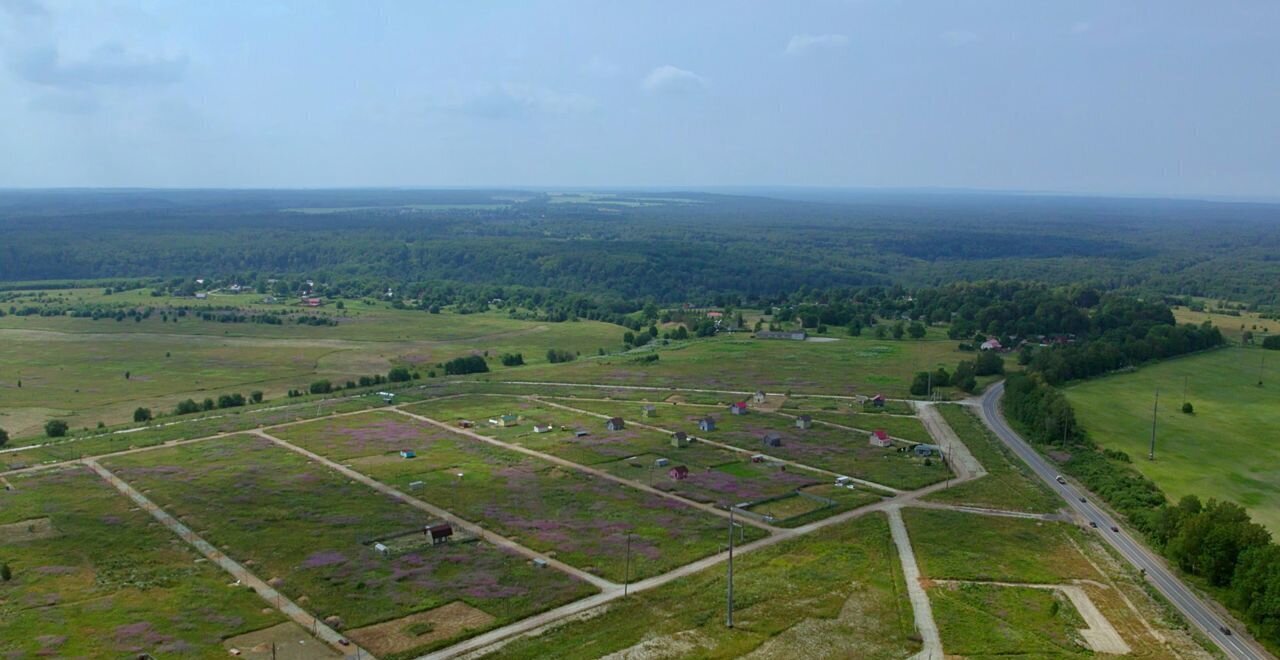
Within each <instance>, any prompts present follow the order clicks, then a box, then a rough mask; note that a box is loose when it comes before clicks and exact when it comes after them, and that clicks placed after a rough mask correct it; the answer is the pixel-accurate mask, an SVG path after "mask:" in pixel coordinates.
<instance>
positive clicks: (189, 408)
mask: <svg viewBox="0 0 1280 660" xmlns="http://www.w3.org/2000/svg"><path fill="white" fill-rule="evenodd" d="M326 382H327V381H326ZM262 396H263V394H262V391H261V390H254V391H253V392H250V393H249V396H248V397H247V398H246V397H245V395H243V394H241V393H239V392H232V393H229V394H219V395H218V398H217V400H216V401H215V400H214V399H213V398H206V399H205V400H204V401H202V402H200V403H197V402H196V400H195V399H184V400H182V401H179V402H178V405H177V406H175V407H174V409H173V414H175V415H190V414H192V413H197V412H207V411H210V410H215V409H221V408H239V407H241V406H244V405H247V404H249V403H262ZM143 415H145V419H139V417H140V416H143ZM150 419H151V411H150V410H149V409H147V408H139V409H137V410H135V411H134V412H133V421H135V422H145V421H149V420H150Z"/></svg>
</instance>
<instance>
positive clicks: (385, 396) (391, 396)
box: [378, 392, 396, 403]
mask: <svg viewBox="0 0 1280 660" xmlns="http://www.w3.org/2000/svg"><path fill="white" fill-rule="evenodd" d="M378 396H380V397H382V401H383V403H391V402H392V401H395V400H396V395H395V392H378Z"/></svg>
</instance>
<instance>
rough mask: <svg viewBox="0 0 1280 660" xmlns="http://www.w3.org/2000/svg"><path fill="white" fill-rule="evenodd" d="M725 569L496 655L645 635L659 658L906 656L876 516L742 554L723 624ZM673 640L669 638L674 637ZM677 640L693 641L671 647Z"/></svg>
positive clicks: (898, 580) (902, 611)
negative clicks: (731, 609)
mask: <svg viewBox="0 0 1280 660" xmlns="http://www.w3.org/2000/svg"><path fill="white" fill-rule="evenodd" d="M725 587H726V584H725V570H724V567H723V566H715V567H712V568H709V569H707V570H705V571H701V572H698V573H695V574H693V575H691V576H689V577H687V578H683V579H681V580H678V581H676V582H673V583H670V584H667V585H664V586H662V587H659V588H656V589H653V590H651V591H645V592H641V593H639V594H636V595H634V596H632V597H630V598H628V599H626V600H621V601H615V602H614V603H613V604H611V605H609V606H608V608H607V609H606V610H605V611H604V612H603V613H602V614H600V615H599V616H595V617H592V618H590V619H588V620H585V621H570V622H566V623H563V624H560V625H558V626H555V627H553V628H552V629H551V630H549V631H547V632H545V633H543V634H541V635H539V636H537V637H526V638H519V639H516V640H514V641H512V642H511V643H510V644H508V645H506V646H504V647H502V648H501V649H499V650H498V651H497V653H496V654H495V655H494V656H493V657H495V658H548V657H556V658H565V659H574V658H597V657H600V656H603V655H606V654H608V653H613V652H616V651H621V650H623V649H627V648H630V647H632V646H634V645H636V644H639V643H641V642H644V641H646V640H649V644H651V645H655V646H656V647H657V648H658V649H665V652H664V653H661V654H660V655H662V656H663V657H673V656H681V657H706V658H730V657H738V656H742V655H745V654H748V653H750V652H752V651H754V650H759V651H761V652H763V653H765V654H766V657H855V658H868V659H880V658H885V659H888V658H904V657H907V656H910V655H911V654H913V653H915V652H916V651H918V650H919V643H918V642H915V641H912V639H911V638H912V636H913V634H914V631H913V628H912V616H911V606H910V604H909V603H908V601H907V599H906V595H905V591H904V588H903V586H902V575H901V571H900V567H899V564H898V557H897V554H896V552H895V551H894V548H893V543H892V541H891V540H890V539H889V529H888V523H887V521H886V520H885V518H884V517H883V516H882V515H879V514H873V515H868V516H866V517H864V518H859V519H857V520H854V521H851V522H848V523H844V524H841V525H835V526H832V527H829V528H827V529H824V530H821V531H819V532H816V533H814V534H813V535H810V536H806V537H804V538H803V539H795V540H791V541H786V542H784V543H781V544H778V545H776V546H772V547H769V548H765V549H762V550H760V551H758V552H752V553H750V554H746V555H740V556H738V557H737V558H736V559H735V561H734V602H735V616H734V628H732V629H728V628H726V627H725V625H724V614H725V609H724V608H725ZM673 635H676V636H677V637H675V638H674V640H676V641H675V642H674V643H672V644H671V645H667V644H668V640H669V639H673V638H671V636H673ZM680 641H685V642H688V644H689V646H677V645H675V644H679V642H680Z"/></svg>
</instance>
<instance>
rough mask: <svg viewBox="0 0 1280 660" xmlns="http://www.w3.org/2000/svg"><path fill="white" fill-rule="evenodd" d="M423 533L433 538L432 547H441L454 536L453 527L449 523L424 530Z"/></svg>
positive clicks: (429, 526)
mask: <svg viewBox="0 0 1280 660" xmlns="http://www.w3.org/2000/svg"><path fill="white" fill-rule="evenodd" d="M422 533H423V534H426V535H427V536H429V537H430V538H431V545H440V544H441V543H446V542H448V541H449V537H451V536H453V526H452V525H450V524H449V523H436V524H434V525H427V526H426V527H424V528H422Z"/></svg>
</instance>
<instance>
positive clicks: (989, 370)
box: [973, 351, 1004, 376]
mask: <svg viewBox="0 0 1280 660" xmlns="http://www.w3.org/2000/svg"><path fill="white" fill-rule="evenodd" d="M973 370H974V373H975V374H976V375H978V376H995V375H998V374H1002V373H1004V359H1003V358H1001V357H1000V355H999V354H998V353H996V352H995V351H980V352H979V353H978V359H977V360H975V361H974V364H973Z"/></svg>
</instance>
